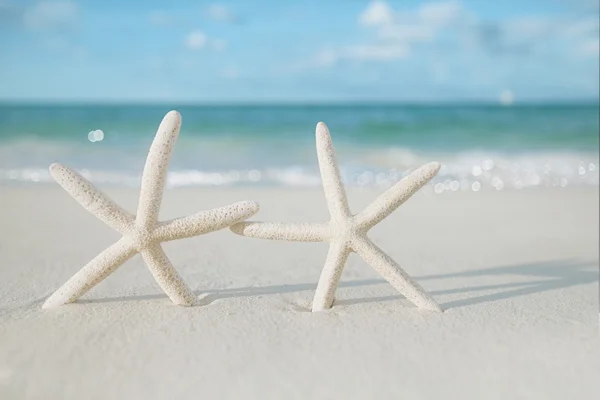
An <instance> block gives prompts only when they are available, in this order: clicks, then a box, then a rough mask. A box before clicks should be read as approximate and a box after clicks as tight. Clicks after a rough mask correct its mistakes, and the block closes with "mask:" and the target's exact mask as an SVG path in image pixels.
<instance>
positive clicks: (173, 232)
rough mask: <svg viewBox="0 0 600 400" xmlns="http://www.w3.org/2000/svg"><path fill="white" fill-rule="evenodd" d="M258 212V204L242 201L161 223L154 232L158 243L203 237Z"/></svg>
mask: <svg viewBox="0 0 600 400" xmlns="http://www.w3.org/2000/svg"><path fill="white" fill-rule="evenodd" d="M257 211H258V204H257V203H255V202H253V201H241V202H239V203H235V204H231V205H228V206H225V207H219V208H215V209H213V210H209V211H202V212H199V213H196V214H193V215H190V216H187V217H183V218H177V219H173V220H170V221H165V222H161V224H160V225H159V226H158V227H157V228H156V230H155V231H154V236H155V238H156V239H158V241H161V242H166V241H169V240H176V239H183V238H189V237H192V236H197V235H203V234H205V233H209V232H213V231H216V230H219V229H223V228H225V227H228V226H231V225H232V224H234V223H236V222H240V221H243V220H245V219H246V218H249V217H251V216H252V215H254V214H256V212H257Z"/></svg>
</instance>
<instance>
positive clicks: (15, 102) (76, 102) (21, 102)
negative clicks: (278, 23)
mask: <svg viewBox="0 0 600 400" xmlns="http://www.w3.org/2000/svg"><path fill="white" fill-rule="evenodd" d="M39 105H44V106H54V105H55V106H169V105H174V106H184V107H252V106H270V107H288V106H309V107H310V106H370V105H379V106H387V105H389V106H394V105H403V106H498V107H507V108H510V107H519V106H541V105H554V106H561V105H589V106H594V105H600V99H599V98H582V99H524V100H519V101H514V102H512V103H511V104H503V103H501V102H500V101H497V100H491V99H465V100H366V99H365V100H345V101H344V100H337V101H330V100H329V101H318V100H314V101H308V100H287V101H286V100H264V101H248V100H247V101H239V100H238V101H202V100H198V101H193V100H192V101H191V100H164V101H147V100H87V99H69V100H58V99H57V100H50V99H1V98H0V106H39Z"/></svg>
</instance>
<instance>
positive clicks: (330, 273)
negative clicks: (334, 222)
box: [312, 242, 350, 312]
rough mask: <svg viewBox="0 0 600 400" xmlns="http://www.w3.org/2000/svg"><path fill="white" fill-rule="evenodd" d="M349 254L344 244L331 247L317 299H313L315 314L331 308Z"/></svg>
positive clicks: (332, 244) (318, 286)
mask: <svg viewBox="0 0 600 400" xmlns="http://www.w3.org/2000/svg"><path fill="white" fill-rule="evenodd" d="M349 254H350V249H349V248H348V246H346V245H345V244H343V243H340V242H332V243H331V245H330V246H329V252H328V253H327V259H326V260H325V266H324V267H323V271H322V272H321V277H320V278H319V283H318V285H317V290H316V292H315V297H314V298H313V303H312V311H313V312H315V311H323V310H326V309H328V308H331V306H332V304H333V300H334V298H335V291H336V290H337V286H338V282H339V281H340V277H341V276H342V271H343V270H344V265H345V264H346V260H347V259H348V255H349Z"/></svg>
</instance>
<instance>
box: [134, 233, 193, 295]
mask: <svg viewBox="0 0 600 400" xmlns="http://www.w3.org/2000/svg"><path fill="white" fill-rule="evenodd" d="M142 257H143V258H144V261H146V264H148V267H149V268H150V272H151V273H152V276H154V279H155V280H156V282H158V284H159V285H160V287H161V289H162V290H163V291H164V292H165V293H166V294H167V296H169V298H170V299H171V301H172V302H173V303H175V304H177V305H181V306H193V305H194V304H195V303H196V296H195V295H194V293H193V292H192V291H191V289H190V288H189V287H188V286H187V285H186V283H185V282H184V281H183V279H181V277H180V276H179V274H178V273H177V271H176V270H175V268H174V267H173V265H172V264H171V261H169V259H168V258H167V255H166V254H165V252H164V251H163V249H162V248H161V247H160V245H159V244H155V245H152V246H150V247H148V248H146V249H145V250H142Z"/></svg>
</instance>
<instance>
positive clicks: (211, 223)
mask: <svg viewBox="0 0 600 400" xmlns="http://www.w3.org/2000/svg"><path fill="white" fill-rule="evenodd" d="M180 126H181V116H180V115H179V113H178V112H177V111H171V112H169V113H168V114H167V115H166V116H165V117H164V118H163V120H162V122H161V124H160V126H159V127H158V132H157V133H156V137H155V138H154V141H153V142H152V146H151V147H150V151H149V153H148V158H147V159H146V165H145V167H144V172H143V174H142V186H141V190H140V198H139V204H138V210H137V215H135V216H134V215H132V214H130V213H128V212H127V211H125V210H124V209H122V208H121V207H120V206H119V205H117V204H115V203H114V202H113V201H112V200H111V199H109V198H108V197H107V196H106V195H105V194H104V193H102V192H100V191H99V190H98V189H96V188H95V187H94V186H93V185H92V184H91V183H90V182H88V181H87V180H86V179H85V178H83V177H82V176H81V175H79V174H78V173H77V172H75V171H73V170H72V169H70V168H68V167H65V166H64V165H60V164H52V165H51V166H50V174H51V175H52V177H53V178H54V179H55V180H56V181H57V182H58V183H59V184H60V185H61V186H62V187H63V188H64V189H65V190H66V191H67V192H68V193H69V194H70V195H71V196H73V198H74V199H75V200H77V201H78V202H79V204H81V205H82V206H83V207H84V208H85V209H87V210H88V211H89V212H91V213H92V214H94V215H95V216H96V217H97V218H98V219H99V220H101V221H103V222H104V223H105V224H107V225H108V226H110V227H111V228H113V229H115V230H116V231H117V232H119V233H121V234H122V235H123V237H122V238H121V239H120V240H118V241H117V242H116V243H114V244H113V245H111V246H110V247H108V248H107V249H106V250H104V251H103V252H102V253H100V254H99V255H97V256H96V257H95V258H94V259H93V260H91V261H90V262H89V263H88V264H87V265H86V266H85V267H83V268H82V269H81V270H80V271H79V272H77V273H76V274H75V275H73V277H72V278H71V279H69V280H68V281H67V283H65V284H64V285H63V286H62V287H61V288H60V289H58V290H57V291H56V292H55V293H54V294H53V295H52V296H50V297H49V298H48V300H46V302H45V303H44V305H43V307H44V308H49V307H55V306H60V305H63V304H66V303H71V302H73V301H75V300H77V299H78V298H79V297H80V296H82V295H83V294H84V293H86V292H87V291H88V290H90V289H91V288H92V287H94V286H95V285H96V284H98V283H99V282H101V281H102V280H103V279H104V278H106V277H107V276H108V275H110V274H111V273H112V272H113V271H114V270H116V269H117V268H118V267H119V266H120V265H121V264H123V263H124V262H125V261H127V260H128V259H130V258H131V257H133V256H134V255H135V254H136V253H141V255H142V257H143V258H144V261H146V264H147V265H148V268H149V269H150V272H151V273H152V275H153V276H154V279H156V282H158V284H159V285H160V287H161V288H162V290H163V291H164V292H165V293H166V294H167V295H168V296H169V298H170V299H171V301H173V303H175V304H179V305H185V306H190V305H193V304H194V303H195V301H196V296H195V295H194V293H193V292H192V291H191V290H190V288H189V287H188V286H187V285H186V284H185V282H184V281H183V280H182V279H181V277H180V276H179V275H178V274H177V271H176V270H175V268H173V266H172V265H171V262H170V261H169V259H168V258H167V256H166V254H165V253H164V251H163V249H162V247H161V246H160V243H161V242H166V241H170V240H176V239H183V238H188V237H192V236H197V235H202V234H204V233H208V232H212V231H215V230H217V229H222V228H225V227H227V226H230V225H231V224H233V223H235V222H239V221H242V220H244V219H246V218H248V217H250V216H251V215H253V214H255V213H256V212H257V211H258V205H257V204H256V203H255V202H250V201H243V202H239V203H235V204H232V205H229V206H225V207H220V208H216V209H213V210H210V211H203V212H199V213H197V214H193V215H190V216H187V217H183V218H177V219H173V220H170V221H164V222H158V221H157V218H158V213H159V210H160V203H161V201H162V193H163V189H164V185H165V181H166V176H167V169H168V166H169V161H170V159H171V153H172V151H173V147H174V145H175V141H176V140H177V136H178V134H179V127H180Z"/></svg>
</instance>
